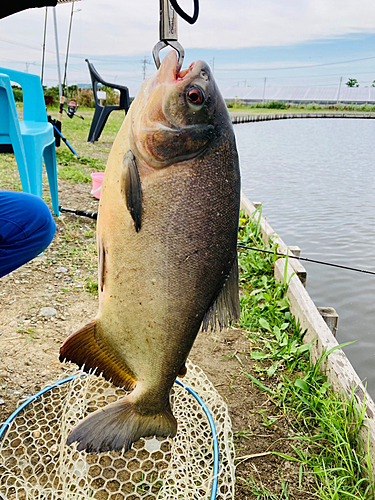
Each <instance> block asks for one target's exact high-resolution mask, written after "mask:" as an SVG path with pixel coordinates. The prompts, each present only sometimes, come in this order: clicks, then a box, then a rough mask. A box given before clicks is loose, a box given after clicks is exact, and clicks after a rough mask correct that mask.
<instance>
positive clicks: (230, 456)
mask: <svg viewBox="0 0 375 500" xmlns="http://www.w3.org/2000/svg"><path fill="white" fill-rule="evenodd" d="M187 368H188V372H187V375H186V377H185V378H184V383H185V384H186V385H187V386H189V387H191V388H192V389H193V390H194V391H195V392H196V393H197V394H198V395H199V396H200V397H201V398H202V399H203V401H204V402H205V404H206V406H207V408H208V409H209V411H210V413H211V415H212V417H213V420H214V422H215V426H216V431H217V435H218V443H219V453H220V464H219V476H218V478H219V482H218V492H217V498H218V499H220V500H226V499H233V498H234V447H233V440H232V430H231V423H230V418H229V415H228V409H227V406H226V404H225V403H224V401H223V399H222V398H221V397H220V396H219V394H218V393H217V391H216V389H215V388H214V386H213V385H212V384H211V382H210V381H209V380H208V379H207V377H206V376H205V374H204V373H203V371H202V370H201V369H200V368H199V367H197V366H195V365H193V364H192V363H191V362H189V361H188V363H187ZM124 394H125V392H124V391H123V390H121V389H119V388H118V387H115V386H114V385H112V384H111V383H109V382H107V381H106V380H105V379H104V378H102V377H98V376H96V375H92V374H90V375H87V376H84V377H80V376H77V377H75V378H74V379H73V380H72V381H70V382H67V383H64V384H62V385H60V386H57V387H54V388H53V389H51V390H49V391H48V392H46V393H45V394H43V395H42V396H40V397H38V398H37V399H35V400H34V401H33V402H32V403H30V404H29V405H28V406H26V407H25V408H24V410H22V411H21V412H20V413H19V414H18V415H17V417H16V418H15V419H14V420H13V421H12V423H11V424H10V426H9V428H8V430H7V431H6V433H5V435H4V436H3V438H2V440H1V442H0V500H13V499H17V500H37V499H38V500H42V499H43V500H86V499H97V500H109V499H110V500H123V499H129V500H133V499H134V500H135V499H139V498H141V499H149V500H151V499H170V500H172V499H173V500H176V499H197V500H198V499H199V500H201V499H209V498H210V495H211V487H212V479H213V462H214V453H213V438H212V432H211V428H210V426H209V422H208V419H207V417H206V415H205V413H204V411H203V409H202V407H201V406H200V404H199V403H198V402H197V400H196V399H195V398H194V397H193V396H192V395H191V394H189V393H188V391H187V390H186V389H184V388H182V387H180V386H178V385H176V384H175V385H174V387H173V390H172V407H173V414H174V415H175V417H176V419H177V422H178V432H177V436H176V437H175V438H173V439H157V438H150V439H140V440H139V441H138V442H137V443H134V444H133V446H132V448H131V449H130V450H129V451H128V452H126V453H123V452H107V453H101V454H98V455H96V454H86V453H85V452H78V451H76V449H75V445H74V446H66V444H65V443H66V438H67V435H68V433H69V431H70V429H71V428H72V427H73V426H74V425H75V424H76V423H77V422H78V421H80V420H81V419H82V418H84V417H85V416H86V415H87V414H88V413H90V412H91V411H95V410H96V409H97V408H100V407H102V406H105V405H107V404H108V403H111V402H113V401H116V400H117V399H118V398H120V397H123V396H124Z"/></svg>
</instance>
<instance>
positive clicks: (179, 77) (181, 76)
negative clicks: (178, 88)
mask: <svg viewBox="0 0 375 500" xmlns="http://www.w3.org/2000/svg"><path fill="white" fill-rule="evenodd" d="M194 66H195V62H193V63H191V64H190V66H189V67H188V69H183V70H181V71H180V72H179V74H178V75H177V76H176V80H179V81H181V80H183V79H184V78H185V77H186V76H187V75H188V74H189V73H191V72H192V71H193V69H194Z"/></svg>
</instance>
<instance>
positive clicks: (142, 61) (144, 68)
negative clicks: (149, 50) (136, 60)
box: [141, 56, 151, 80]
mask: <svg viewBox="0 0 375 500" xmlns="http://www.w3.org/2000/svg"><path fill="white" fill-rule="evenodd" d="M141 63H142V71H143V80H145V79H146V65H147V64H151V62H150V60H149V59H148V58H147V57H146V56H145V57H144V58H143V59H142V60H141Z"/></svg>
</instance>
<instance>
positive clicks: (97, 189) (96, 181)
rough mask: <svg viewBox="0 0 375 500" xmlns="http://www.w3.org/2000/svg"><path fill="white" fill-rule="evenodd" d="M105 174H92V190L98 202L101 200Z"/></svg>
mask: <svg viewBox="0 0 375 500" xmlns="http://www.w3.org/2000/svg"><path fill="white" fill-rule="evenodd" d="M103 177H104V172H93V173H92V174H91V179H92V190H91V194H92V195H94V196H95V198H97V199H98V200H99V199H100V193H101V189H102V182H103Z"/></svg>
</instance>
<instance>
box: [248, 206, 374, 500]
mask: <svg viewBox="0 0 375 500" xmlns="http://www.w3.org/2000/svg"><path fill="white" fill-rule="evenodd" d="M257 212H261V208H260V209H258V211H257ZM239 241H240V243H241V244H244V245H248V246H253V247H254V246H257V247H258V248H260V249H265V248H267V249H271V250H274V251H275V250H276V246H275V245H274V244H272V243H271V245H268V246H265V244H264V242H263V240H262V238H261V234H260V227H259V222H256V220H255V219H254V217H253V218H252V219H251V220H248V219H247V218H246V217H244V216H241V219H240V233H239ZM276 259H277V256H276V255H274V254H264V253H262V252H256V251H249V250H241V251H240V254H239V265H240V284H241V288H242V292H243V294H242V297H241V318H240V326H241V327H242V328H244V329H246V330H248V337H249V338H250V339H252V341H254V342H255V344H256V346H258V347H257V348H255V349H254V348H253V349H251V350H250V351H249V353H250V356H251V357H252V358H253V359H254V360H256V362H257V363H258V364H259V366H258V367H257V372H258V373H259V374H260V376H259V377H254V376H253V375H251V374H245V375H247V376H248V377H249V378H250V379H251V380H252V382H253V383H254V384H255V385H257V387H259V388H260V389H262V390H264V391H266V392H267V393H268V394H269V397H270V398H271V399H272V401H273V402H274V403H275V404H276V405H277V406H279V407H280V408H281V409H282V411H283V412H284V414H286V415H289V416H291V419H290V421H291V422H292V427H293V431H294V435H293V436H292V437H291V442H292V449H293V450H294V453H293V454H292V455H285V454H280V453H278V455H280V456H282V457H283V458H286V459H288V460H292V461H294V462H297V463H298V464H299V470H300V483H302V476H303V475H304V474H310V475H312V476H313V478H314V483H315V490H316V494H317V496H318V498H320V499H322V500H336V499H337V500H339V499H340V500H345V499H348V500H349V499H358V500H369V499H371V498H374V488H373V480H372V474H371V467H370V460H369V453H368V451H367V450H366V446H365V444H366V443H363V442H361V438H360V436H359V429H360V427H361V425H362V423H363V420H364V409H363V408H362V409H359V408H357V406H356V403H355V398H354V394H352V397H351V398H347V397H346V396H345V395H344V394H341V395H340V394H337V393H334V392H333V391H332V388H331V385H330V383H329V382H328V381H327V378H326V376H325V375H324V373H322V372H321V371H320V366H321V363H322V361H323V360H324V359H325V357H327V356H328V355H329V354H330V353H329V352H326V353H323V355H322V358H321V359H320V360H319V361H318V362H317V363H316V364H313V363H312V362H311V359H310V349H311V345H309V344H303V332H302V331H301V328H300V326H299V324H298V323H296V321H295V320H294V318H293V317H292V315H291V314H290V311H289V302H288V298H287V296H286V292H287V287H288V283H286V281H285V279H284V283H280V282H278V281H277V280H276V279H275V278H274V276H273V268H274V263H275V260H276ZM272 379H273V380H274V382H273V383H272ZM265 424H266V426H271V425H272V422H269V421H265ZM275 454H277V453H275ZM258 489H259V488H258ZM259 491H260V490H259ZM253 493H254V494H255V490H254V491H253ZM260 498H270V499H271V498H273V497H272V496H268V497H267V496H264V495H263V497H260ZM281 498H288V497H287V496H284V497H281Z"/></svg>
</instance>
